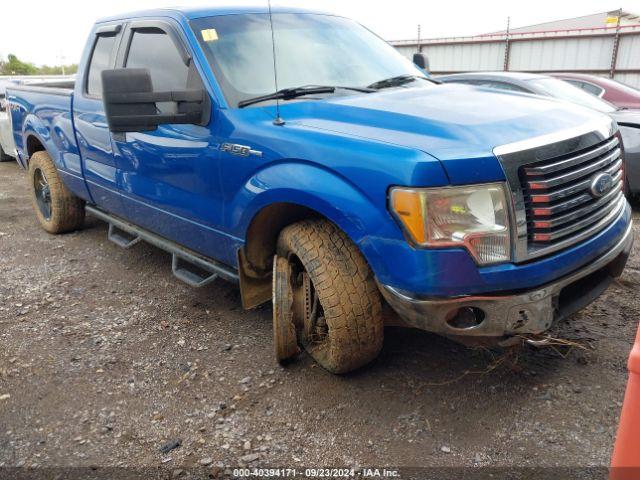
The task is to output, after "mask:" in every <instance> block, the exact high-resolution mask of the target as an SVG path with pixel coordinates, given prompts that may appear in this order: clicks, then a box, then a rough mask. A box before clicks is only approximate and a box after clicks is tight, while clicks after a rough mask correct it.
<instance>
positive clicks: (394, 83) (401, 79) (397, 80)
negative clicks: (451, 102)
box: [367, 75, 440, 90]
mask: <svg viewBox="0 0 640 480" xmlns="http://www.w3.org/2000/svg"><path fill="white" fill-rule="evenodd" d="M416 80H426V81H427V82H432V83H440V82H437V81H436V80H432V79H430V78H427V77H423V76H422V75H398V76H396V77H390V78H385V79H383V80H378V81H377V82H373V83H372V84H371V85H367V88H373V89H375V90H380V89H382V88H391V87H399V86H400V85H404V84H406V83H411V82H415V81H416Z"/></svg>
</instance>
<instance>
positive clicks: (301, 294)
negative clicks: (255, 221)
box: [273, 220, 383, 373]
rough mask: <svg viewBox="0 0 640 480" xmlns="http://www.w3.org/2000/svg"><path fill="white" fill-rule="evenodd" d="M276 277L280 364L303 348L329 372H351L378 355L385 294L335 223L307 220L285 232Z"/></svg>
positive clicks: (276, 321) (360, 255) (277, 346)
mask: <svg viewBox="0 0 640 480" xmlns="http://www.w3.org/2000/svg"><path fill="white" fill-rule="evenodd" d="M273 278H274V280H273V281H274V284H273V304H274V305H273V314H274V334H275V335H274V336H275V345H276V356H277V357H278V360H280V361H281V362H282V361H286V360H288V359H290V358H291V357H293V356H295V355H296V354H297V352H298V351H299V349H300V347H302V348H304V349H305V350H306V351H307V352H308V353H309V355H311V357H313V359H314V360H315V361H316V362H318V363H319V364H320V365H321V366H322V367H323V368H325V369H326V370H328V371H330V372H332V373H346V372H349V371H351V370H355V369H357V368H359V367H361V366H363V365H365V364H367V363H369V362H370V361H371V360H373V359H374V358H375V357H376V356H377V355H378V353H379V352H380V349H381V348H382V342H383V319H382V302H381V298H380V293H379V292H378V288H377V286H376V284H375V281H374V279H373V273H372V272H371V269H370V268H369V266H368V265H367V263H366V261H365V259H364V258H363V257H362V254H361V253H360V251H359V250H358V249H357V247H356V246H355V245H354V244H353V243H352V242H351V241H350V240H349V238H348V237H347V236H346V235H345V234H344V233H343V232H341V231H340V230H338V229H337V228H336V227H335V226H334V225H333V224H331V223H329V222H327V221H324V220H305V221H302V222H300V223H296V224H294V225H290V226H288V227H286V228H285V229H284V230H283V231H282V233H281V234H280V237H279V240H278V246H277V255H276V258H275V259H274V276H273Z"/></svg>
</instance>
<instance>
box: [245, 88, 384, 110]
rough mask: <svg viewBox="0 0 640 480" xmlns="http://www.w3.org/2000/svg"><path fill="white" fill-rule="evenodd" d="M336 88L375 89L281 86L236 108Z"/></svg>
mask: <svg viewBox="0 0 640 480" xmlns="http://www.w3.org/2000/svg"><path fill="white" fill-rule="evenodd" d="M336 90H353V91H354V92H362V93H371V92H375V89H373V88H369V87H340V86H324V85H307V86H304V87H296V88H283V89H282V90H278V91H277V92H274V93H270V94H268V95H262V96H260V97H254V98H248V99H247V100H242V101H240V102H238V108H244V107H247V106H249V105H253V104H254V103H260V102H266V101H267V100H291V99H293V98H297V97H302V96H304V95H313V94H315V93H333V92H335V91H336Z"/></svg>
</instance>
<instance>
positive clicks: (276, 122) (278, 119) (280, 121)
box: [267, 0, 284, 126]
mask: <svg viewBox="0 0 640 480" xmlns="http://www.w3.org/2000/svg"><path fill="white" fill-rule="evenodd" d="M267 5H268V6H269V26H270V27H271V48H272V49H273V82H274V84H275V87H276V92H277V91H278V90H279V89H278V67H277V62H276V37H275V33H274V31H273V14H272V13H271V0H267ZM273 124H274V125H278V126H282V125H284V120H283V119H282V117H281V116H280V99H279V98H276V118H274V119H273Z"/></svg>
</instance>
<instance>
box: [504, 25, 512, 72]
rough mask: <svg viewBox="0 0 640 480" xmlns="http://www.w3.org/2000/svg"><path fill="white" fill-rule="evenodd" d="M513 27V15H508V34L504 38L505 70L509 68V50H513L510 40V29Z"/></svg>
mask: <svg viewBox="0 0 640 480" xmlns="http://www.w3.org/2000/svg"><path fill="white" fill-rule="evenodd" d="M510 27H511V17H507V34H506V36H505V40H504V71H505V72H507V71H508V70H509V52H510V50H511V44H510V42H509V29H510Z"/></svg>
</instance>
